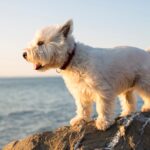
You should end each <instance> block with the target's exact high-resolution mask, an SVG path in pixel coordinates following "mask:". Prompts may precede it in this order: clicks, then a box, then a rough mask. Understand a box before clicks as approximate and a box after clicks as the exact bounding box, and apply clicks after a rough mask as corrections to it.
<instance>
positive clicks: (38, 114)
mask: <svg viewBox="0 0 150 150" xmlns="http://www.w3.org/2000/svg"><path fill="white" fill-rule="evenodd" d="M139 99H140V98H138V104H137V107H138V110H139V109H140V107H141V105H142V101H140V100H139ZM75 108H76V107H75V102H74V99H73V97H72V96H71V94H70V93H69V91H68V90H67V88H66V86H65V84H64V81H63V80H62V78H60V77H34V78H0V149H1V148H2V147H3V146H4V145H6V144H7V143H9V142H11V141H14V140H17V139H21V138H24V137H26V136H28V135H31V134H34V133H40V132H43V131H50V130H54V129H56V128H58V127H60V126H64V125H69V120H70V119H71V118H72V117H73V116H74V115H75ZM93 109H94V111H93V114H92V117H93V118H95V117H96V115H97V114H96V111H95V106H94V105H93ZM119 113H120V104H119V101H117V100H116V113H115V114H116V116H117V115H119Z"/></svg>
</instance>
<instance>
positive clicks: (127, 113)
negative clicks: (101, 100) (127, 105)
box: [120, 111, 134, 117]
mask: <svg viewBox="0 0 150 150" xmlns="http://www.w3.org/2000/svg"><path fill="white" fill-rule="evenodd" d="M132 113H134V112H131V111H126V112H122V113H121V114H120V117H126V116H128V115H130V114H132Z"/></svg>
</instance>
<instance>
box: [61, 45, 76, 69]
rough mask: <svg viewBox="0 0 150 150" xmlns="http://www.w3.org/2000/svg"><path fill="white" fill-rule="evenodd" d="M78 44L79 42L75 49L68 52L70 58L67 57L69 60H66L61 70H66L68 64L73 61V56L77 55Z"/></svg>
mask: <svg viewBox="0 0 150 150" xmlns="http://www.w3.org/2000/svg"><path fill="white" fill-rule="evenodd" d="M76 45H77V44H76V43H75V44H74V48H73V50H72V51H71V52H70V53H69V52H68V59H67V60H66V61H65V62H64V64H63V65H62V66H61V67H60V69H61V70H65V69H66V68H67V67H68V65H69V64H70V62H71V60H72V58H73V56H74V55H75V50H76Z"/></svg>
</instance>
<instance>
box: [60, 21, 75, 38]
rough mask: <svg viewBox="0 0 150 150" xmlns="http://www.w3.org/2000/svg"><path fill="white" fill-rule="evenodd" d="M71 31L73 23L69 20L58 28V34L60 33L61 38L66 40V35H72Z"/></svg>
mask: <svg viewBox="0 0 150 150" xmlns="http://www.w3.org/2000/svg"><path fill="white" fill-rule="evenodd" d="M72 30H73V21H72V20H71V19H70V20H68V21H67V22H66V23H65V24H64V25H63V26H62V27H61V28H60V33H62V34H63V36H64V37H65V38H67V37H68V35H69V34H71V33H72Z"/></svg>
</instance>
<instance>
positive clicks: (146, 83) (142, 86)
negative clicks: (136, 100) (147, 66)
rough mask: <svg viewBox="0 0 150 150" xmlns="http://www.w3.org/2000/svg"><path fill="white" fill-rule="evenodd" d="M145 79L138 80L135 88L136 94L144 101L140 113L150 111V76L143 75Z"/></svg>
mask: <svg viewBox="0 0 150 150" xmlns="http://www.w3.org/2000/svg"><path fill="white" fill-rule="evenodd" d="M145 77H146V78H145ZM145 77H142V79H141V80H139V82H138V85H137V88H136V90H137V92H138V94H139V95H140V96H141V98H142V99H143V101H144V105H143V106H142V108H141V111H142V112H148V111H150V74H148V75H145Z"/></svg>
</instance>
